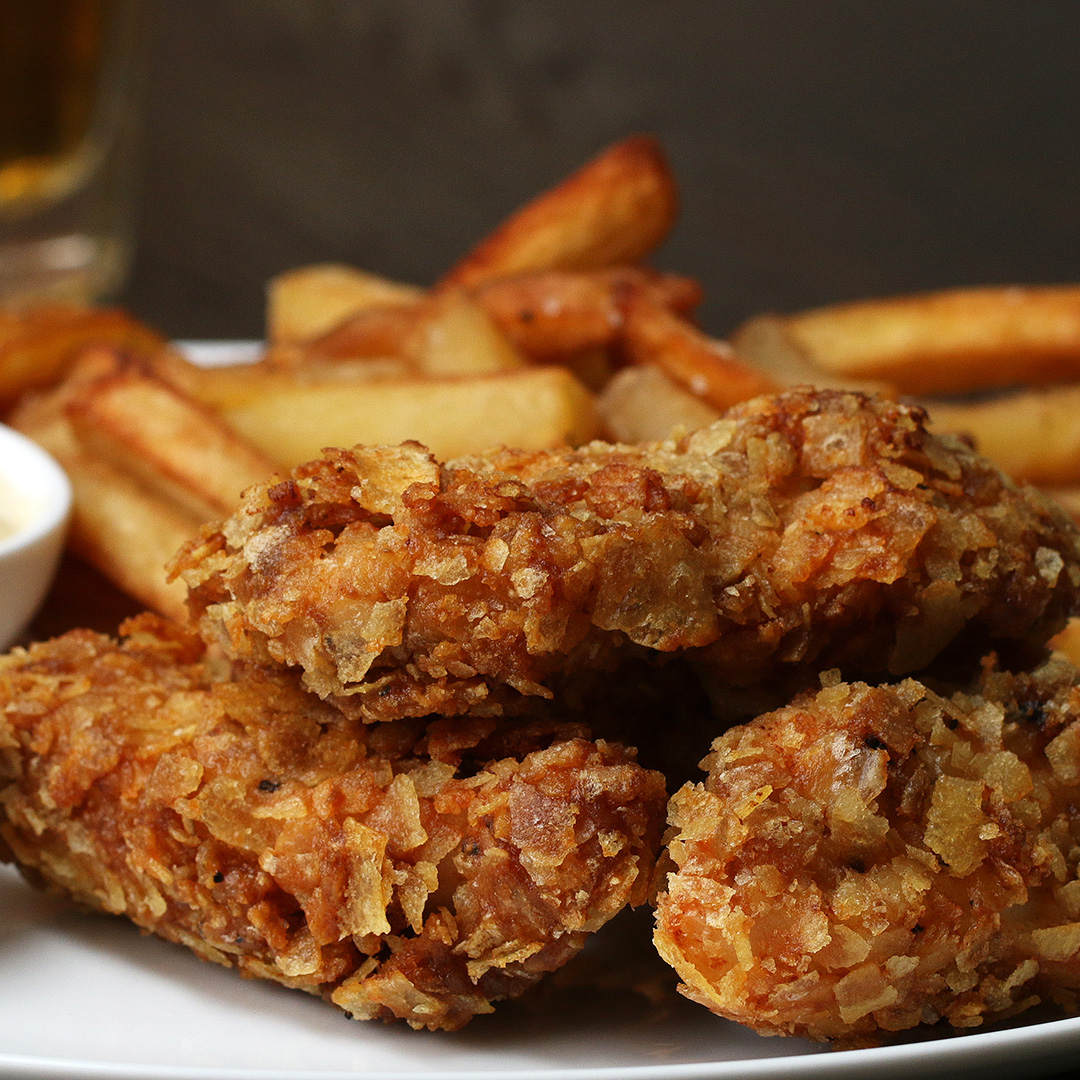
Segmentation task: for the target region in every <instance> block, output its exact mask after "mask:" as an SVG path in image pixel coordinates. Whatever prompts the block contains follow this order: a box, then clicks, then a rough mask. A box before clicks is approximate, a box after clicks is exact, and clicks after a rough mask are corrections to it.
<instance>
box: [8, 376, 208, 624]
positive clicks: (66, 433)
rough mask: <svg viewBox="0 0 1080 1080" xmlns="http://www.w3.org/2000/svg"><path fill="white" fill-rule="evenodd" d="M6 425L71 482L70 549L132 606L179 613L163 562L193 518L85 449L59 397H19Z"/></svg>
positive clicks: (180, 597)
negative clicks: (35, 445)
mask: <svg viewBox="0 0 1080 1080" xmlns="http://www.w3.org/2000/svg"><path fill="white" fill-rule="evenodd" d="M9 422H10V423H11V424H12V426H13V427H15V428H17V429H18V430H19V431H22V432H23V434H24V435H27V436H29V437H30V438H31V439H33V440H34V441H35V442H37V443H39V444H40V445H41V446H43V447H44V448H45V449H46V450H48V451H49V453H51V454H52V455H53V457H55V458H56V460H57V461H59V462H60V464H61V465H62V466H63V467H64V470H65V471H66V472H67V474H68V477H69V479H70V480H71V487H72V493H73V496H74V499H73V504H72V514H71V529H70V533H69V540H68V542H69V544H70V546H71V548H72V549H73V550H74V551H75V552H76V553H78V554H79V555H81V556H82V557H83V558H84V559H86V560H87V561H88V562H90V563H92V564H93V565H94V566H96V567H97V568H98V569H99V570H100V571H101V572H102V573H103V574H105V576H106V577H108V578H109V579H110V580H111V581H112V582H113V583H114V584H115V585H117V586H118V587H119V588H121V589H123V590H124V591H125V592H126V593H128V594H129V595H130V596H133V597H135V599H136V600H138V601H139V602H140V603H142V604H145V605H146V606H147V607H149V608H153V609H154V610H155V611H158V612H160V613H161V614H162V615H167V616H169V617H170V618H173V619H180V620H182V619H184V618H186V614H187V613H186V607H185V604H184V600H185V597H186V594H187V590H186V589H185V588H184V587H183V584H182V583H181V582H177V581H173V582H169V581H167V580H166V575H165V564H166V563H167V562H169V561H170V560H171V559H172V557H173V556H174V555H175V554H176V552H177V551H178V550H179V549H180V546H181V545H182V544H183V543H185V542H186V541H187V540H188V539H189V538H190V537H191V536H192V535H193V534H194V533H195V531H196V530H197V529H198V527H199V525H200V524H202V522H201V521H200V519H199V518H198V517H196V516H195V515H193V514H191V513H189V512H188V511H186V510H183V509H181V508H180V507H178V506H176V505H175V504H174V503H172V502H170V501H169V500H167V499H165V498H163V497H162V496H160V495H158V494H156V493H154V492H153V491H151V490H149V489H148V488H146V487H145V486H144V485H142V484H141V483H139V482H138V481H137V480H135V479H134V478H133V477H131V476H130V475H128V474H127V473H125V472H123V471H121V470H120V469H117V468H115V467H114V466H112V465H110V464H108V463H107V462H104V461H102V460H100V459H99V458H97V457H95V456H94V455H93V454H91V453H89V452H88V451H87V450H85V449H84V447H83V446H82V445H81V444H80V442H79V440H78V439H77V438H76V436H75V433H74V430H73V429H72V427H71V425H70V423H69V422H68V419H67V417H66V416H65V414H64V411H63V399H62V396H61V395H57V394H52V395H49V396H47V397H41V398H37V399H29V400H27V401H26V402H24V403H22V404H21V405H20V406H19V407H18V408H17V409H16V410H15V412H14V413H13V414H12V416H11V417H10V418H9Z"/></svg>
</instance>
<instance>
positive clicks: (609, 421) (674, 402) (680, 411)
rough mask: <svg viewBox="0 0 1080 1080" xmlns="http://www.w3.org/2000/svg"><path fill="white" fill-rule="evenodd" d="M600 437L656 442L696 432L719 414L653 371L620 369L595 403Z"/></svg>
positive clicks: (659, 371) (657, 371) (657, 369)
mask: <svg viewBox="0 0 1080 1080" xmlns="http://www.w3.org/2000/svg"><path fill="white" fill-rule="evenodd" d="M596 408H597V411H598V412H599V414H600V423H601V425H602V429H603V433H604V435H605V436H606V437H607V438H609V439H613V440H614V441H615V442H623V443H637V442H656V441H658V440H660V439H667V438H669V437H670V436H671V435H672V434H673V433H675V432H676V431H696V430H697V429H698V428H700V427H705V425H706V424H711V423H712V422H713V421H714V420H716V419H717V418H718V417H719V416H720V413H719V412H718V411H717V410H716V409H714V408H713V407H712V406H711V405H707V404H706V403H705V402H704V401H702V400H701V398H698V397H695V396H694V395H693V394H691V393H690V392H689V391H688V390H684V389H683V388H682V387H681V386H679V385H678V384H677V383H675V382H673V381H672V380H671V379H670V378H668V376H667V375H665V374H664V372H662V371H661V370H660V369H659V368H657V367H628V368H623V370H622V371H620V372H619V373H618V374H617V375H616V376H615V377H614V378H613V379H612V380H611V381H610V382H609V383H608V384H607V386H605V387H604V389H603V390H601V391H600V395H599V397H598V398H597V401H596Z"/></svg>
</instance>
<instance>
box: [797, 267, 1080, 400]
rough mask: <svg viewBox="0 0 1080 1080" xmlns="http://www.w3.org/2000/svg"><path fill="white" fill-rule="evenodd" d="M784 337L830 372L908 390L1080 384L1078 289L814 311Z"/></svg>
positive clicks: (943, 295)
mask: <svg viewBox="0 0 1080 1080" xmlns="http://www.w3.org/2000/svg"><path fill="white" fill-rule="evenodd" d="M784 328H785V332H786V333H787V335H788V337H789V338H790V339H791V341H792V342H793V343H794V344H795V346H796V347H797V348H799V349H800V350H801V351H802V352H803V353H804V354H805V355H806V357H807V358H808V359H809V360H810V361H811V362H812V363H814V364H815V365H816V366H818V367H820V368H822V369H824V370H825V371H828V372H830V373H831V374H834V375H842V376H844V377H847V378H856V379H883V380H885V381H887V382H892V383H895V384H896V386H897V387H898V389H899V391H900V392H901V393H905V394H950V393H956V392H961V393H962V392H965V391H968V390H972V389H974V388H976V387H991V386H1008V385H1020V384H1024V383H1027V384H1033V383H1046V382H1064V381H1069V380H1076V379H1078V378H1080V286H1075V285H1066V286H1047V287H1039V288H1019V287H1007V288H1006V287H1002V288H983V289H955V290H951V291H946V292H938V293H925V294H922V295H918V296H902V297H894V298H891V299H887V300H866V301H862V302H860V303H853V304H840V305H836V306H835V307H826V308H818V309H816V310H814V311H806V312H803V313H802V314H799V315H792V316H789V317H787V318H785V319H784Z"/></svg>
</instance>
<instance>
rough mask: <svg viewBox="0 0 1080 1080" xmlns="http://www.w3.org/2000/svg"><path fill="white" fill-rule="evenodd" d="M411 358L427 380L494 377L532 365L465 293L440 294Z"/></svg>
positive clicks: (409, 350) (411, 344)
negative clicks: (479, 376) (426, 376)
mask: <svg viewBox="0 0 1080 1080" xmlns="http://www.w3.org/2000/svg"><path fill="white" fill-rule="evenodd" d="M404 351H405V355H406V356H408V357H409V358H410V360H411V361H412V362H413V363H414V364H415V365H416V367H417V368H418V369H419V370H420V371H421V372H422V373H423V374H424V375H431V376H435V377H441V376H452V375H494V374H497V373H499V372H501V371H517V370H518V369H519V368H523V367H524V366H525V364H526V363H527V361H526V360H525V357H524V356H522V355H521V353H520V352H519V351H518V350H517V349H516V348H515V347H514V345H513V344H512V343H511V341H510V339H509V338H508V337H507V336H506V334H504V333H503V332H502V330H500V329H499V327H498V326H497V325H496V324H495V322H494V320H492V318H491V316H490V315H488V313H487V312H486V311H485V310H484V309H483V308H482V307H480V305H479V304H477V303H476V301H475V300H473V299H471V298H470V297H469V295H468V294H467V293H465V292H464V291H462V290H460V289H447V290H445V291H443V292H440V293H437V294H436V295H435V296H433V297H432V298H431V299H430V300H429V301H427V303H425V305H424V310H423V311H422V313H421V314H420V316H419V318H418V319H417V321H416V325H415V326H414V328H413V332H412V334H411V335H410V336H409V339H408V341H407V342H406V343H405V350H404Z"/></svg>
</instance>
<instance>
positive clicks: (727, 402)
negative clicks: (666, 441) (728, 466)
mask: <svg viewBox="0 0 1080 1080" xmlns="http://www.w3.org/2000/svg"><path fill="white" fill-rule="evenodd" d="M625 313H626V315H625V317H626V324H625V326H624V328H623V348H624V350H625V353H626V358H627V359H628V360H629V361H630V362H631V363H632V364H649V365H654V366H656V367H659V368H661V369H662V370H663V371H664V372H665V373H666V374H667V375H668V376H669V377H670V378H671V379H672V380H674V381H675V382H676V383H678V384H679V385H680V386H682V387H683V388H684V389H686V390H689V391H690V393H692V394H694V395H695V396H696V397H699V398H701V399H702V401H705V402H707V403H708V404H709V405H711V406H712V407H713V408H714V409H719V410H721V411H722V410H724V409H727V408H729V407H730V406H732V405H735V404H736V403H737V402H740V401H746V400H747V398H752V397H756V396H757V395H758V394H768V393H772V392H774V391H775V390H777V389H778V386H777V384H776V383H775V382H774V381H773V380H772V379H770V378H769V377H768V376H767V375H765V374H764V373H762V372H760V371H758V370H757V369H756V368H752V367H750V366H749V364H746V363H744V362H743V361H742V360H740V359H739V358H738V357H737V356H736V355H735V353H734V351H733V350H732V348H731V346H730V345H728V343H727V342H726V341H717V340H716V339H714V338H710V337H709V336H708V335H706V334H703V333H702V332H701V331H700V330H698V329H697V328H696V327H694V326H692V325H691V324H690V323H688V322H687V321H686V320H685V319H683V318H681V317H680V316H678V315H676V314H675V313H674V312H672V311H669V310H668V309H667V308H665V307H661V306H660V305H659V304H657V303H656V302H655V301H654V300H653V299H652V298H651V297H650V296H648V295H647V294H638V295H636V296H633V297H632V298H631V299H630V300H629V301H628V302H627V304H626V308H625Z"/></svg>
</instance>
